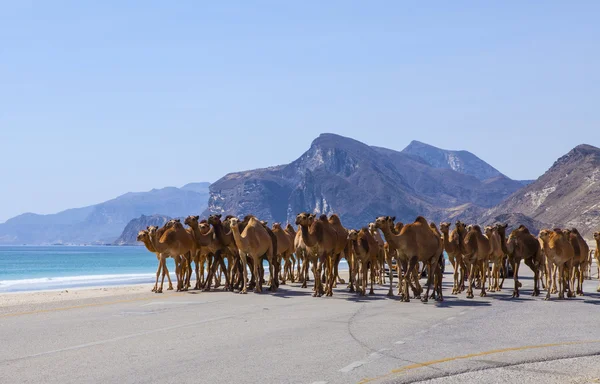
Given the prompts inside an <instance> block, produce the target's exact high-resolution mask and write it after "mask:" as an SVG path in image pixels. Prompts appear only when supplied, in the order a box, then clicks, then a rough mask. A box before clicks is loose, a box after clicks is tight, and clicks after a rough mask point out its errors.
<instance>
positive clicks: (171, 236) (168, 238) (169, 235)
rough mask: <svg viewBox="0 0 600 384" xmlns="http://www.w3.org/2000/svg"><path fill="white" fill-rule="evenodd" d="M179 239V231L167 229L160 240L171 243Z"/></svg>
mask: <svg viewBox="0 0 600 384" xmlns="http://www.w3.org/2000/svg"><path fill="white" fill-rule="evenodd" d="M176 239H177V233H176V232H175V231H169V230H167V231H165V232H164V233H163V234H162V236H161V237H160V240H159V241H160V242H161V243H165V244H169V243H172V242H174V241H175V240H176Z"/></svg>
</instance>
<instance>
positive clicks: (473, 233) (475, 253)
mask: <svg viewBox="0 0 600 384" xmlns="http://www.w3.org/2000/svg"><path fill="white" fill-rule="evenodd" d="M470 227H471V228H470V229H469V231H468V232H467V235H466V236H465V239H464V242H463V245H464V254H463V259H464V261H465V264H466V266H467V268H468V270H469V283H468V285H467V299H472V298H473V297H474V296H473V283H474V279H475V275H476V273H477V270H478V269H480V270H481V293H480V294H479V296H481V297H485V296H487V293H486V292H485V278H486V270H487V268H488V265H487V263H488V258H489V255H490V242H489V240H488V238H487V237H485V235H484V234H483V233H482V232H481V227H480V226H479V225H472V226H470Z"/></svg>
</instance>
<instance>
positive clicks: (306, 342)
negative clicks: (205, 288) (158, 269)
mask: <svg viewBox="0 0 600 384" xmlns="http://www.w3.org/2000/svg"><path fill="white" fill-rule="evenodd" d="M521 271H522V272H525V274H527V275H528V276H529V270H528V269H527V267H525V266H524V267H523V268H521ZM528 276H524V277H523V279H522V282H523V288H522V290H521V293H522V294H521V297H520V298H518V299H513V298H511V297H510V293H511V289H509V288H510V287H511V286H512V284H511V283H512V281H507V283H506V284H505V286H504V291H503V292H496V293H489V294H488V297H485V298H481V297H479V296H477V293H476V297H475V298H474V299H465V297H464V294H461V295H459V296H458V297H457V296H455V295H449V292H450V290H451V289H450V286H451V281H452V278H451V275H450V274H449V273H447V274H446V276H445V279H444V286H445V290H444V292H445V293H446V300H445V301H444V302H443V303H435V302H433V301H430V302H429V303H426V304H424V303H421V302H420V301H418V300H412V301H411V302H410V303H402V302H400V301H398V297H394V298H387V297H386V296H385V293H386V289H385V288H383V287H380V288H378V289H377V290H376V294H375V295H374V296H367V297H364V298H359V297H357V296H356V295H355V294H350V293H348V292H347V290H346V289H345V288H342V287H338V288H337V289H336V290H335V291H334V296H333V297H330V298H327V297H322V298H313V297H311V296H310V295H311V291H310V288H309V289H301V288H299V286H298V285H297V284H294V285H292V286H289V285H288V286H283V287H282V288H281V289H280V291H279V292H278V293H276V294H271V293H263V294H253V293H249V294H248V295H239V294H233V293H229V292H222V291H217V292H210V293H204V292H203V293H200V292H193V291H192V292H188V293H176V292H166V293H164V294H153V293H150V292H148V293H147V294H136V295H128V296H122V297H113V298H108V299H107V298H103V299H93V300H91V299H90V300H80V301H73V302H67V303H65V302H63V303H58V304H57V303H55V304H46V305H36V306H34V307H33V306H20V307H10V308H8V309H6V308H5V309H3V310H1V309H0V343H1V345H2V348H0V382H24V383H87V382H95V383H96V382H103V383H116V382H120V383H150V382H161V383H188V382H190V383H191V382H193V383H209V382H210V383H232V382H238V383H264V384H266V383H278V384H279V383H307V384H310V383H358V382H363V383H365V382H373V383H375V382H376V383H396V382H398V383H405V382H418V381H426V380H430V381H426V382H428V383H436V384H437V383H458V382H461V383H468V382H477V383H493V382H515V383H517V382H518V383H521V384H522V383H527V382H529V381H531V382H536V383H538V382H541V381H544V382H546V383H554V382H556V383H568V382H572V383H585V382H598V380H600V379H599V378H600V368H599V367H600V306H599V305H600V294H599V293H596V287H597V286H598V281H597V280H596V279H594V280H587V281H586V283H585V285H584V289H585V290H586V292H587V294H586V296H584V297H577V298H574V299H569V300H564V301H559V300H557V299H556V298H553V299H552V300H550V301H544V300H543V295H542V296H540V297H535V298H532V297H530V296H529V294H530V293H531V283H532V281H531V279H530V278H529V277H528ZM309 287H310V286H309Z"/></svg>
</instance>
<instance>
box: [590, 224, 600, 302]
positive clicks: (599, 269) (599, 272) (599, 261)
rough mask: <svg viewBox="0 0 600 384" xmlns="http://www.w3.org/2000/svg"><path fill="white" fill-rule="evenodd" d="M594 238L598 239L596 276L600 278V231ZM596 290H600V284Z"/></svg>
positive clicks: (595, 233) (595, 255) (595, 253)
mask: <svg viewBox="0 0 600 384" xmlns="http://www.w3.org/2000/svg"><path fill="white" fill-rule="evenodd" d="M594 240H596V252H594V257H595V258H596V268H597V270H596V277H597V278H598V280H600V232H594ZM590 275H591V273H590ZM596 292H600V284H599V285H598V288H596Z"/></svg>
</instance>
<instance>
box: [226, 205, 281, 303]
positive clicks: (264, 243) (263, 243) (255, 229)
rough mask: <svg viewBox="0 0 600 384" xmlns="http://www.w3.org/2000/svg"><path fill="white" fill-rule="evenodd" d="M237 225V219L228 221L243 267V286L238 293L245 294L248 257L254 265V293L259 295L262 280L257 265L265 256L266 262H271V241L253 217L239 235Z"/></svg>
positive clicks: (262, 226) (261, 225)
mask: <svg viewBox="0 0 600 384" xmlns="http://www.w3.org/2000/svg"><path fill="white" fill-rule="evenodd" d="M239 224H240V221H239V219H237V218H235V217H233V218H230V219H229V226H230V228H231V232H232V234H233V238H234V239H235V244H236V245H237V247H238V252H239V255H240V258H241V261H242V267H243V272H242V276H243V279H244V286H243V288H242V290H241V292H240V293H246V286H247V284H248V273H247V271H246V268H247V265H248V262H247V258H248V257H250V258H252V260H253V264H254V276H255V278H256V284H255V288H254V292H257V293H259V292H262V279H261V274H260V273H259V265H260V264H262V256H263V255H267V259H268V260H273V258H274V255H273V241H272V240H271V236H270V235H269V233H268V232H267V231H266V229H265V227H264V225H263V224H262V223H261V222H260V221H258V219H256V218H255V217H251V218H250V219H249V221H248V224H247V225H246V227H245V228H244V231H243V232H242V233H240V228H239Z"/></svg>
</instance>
